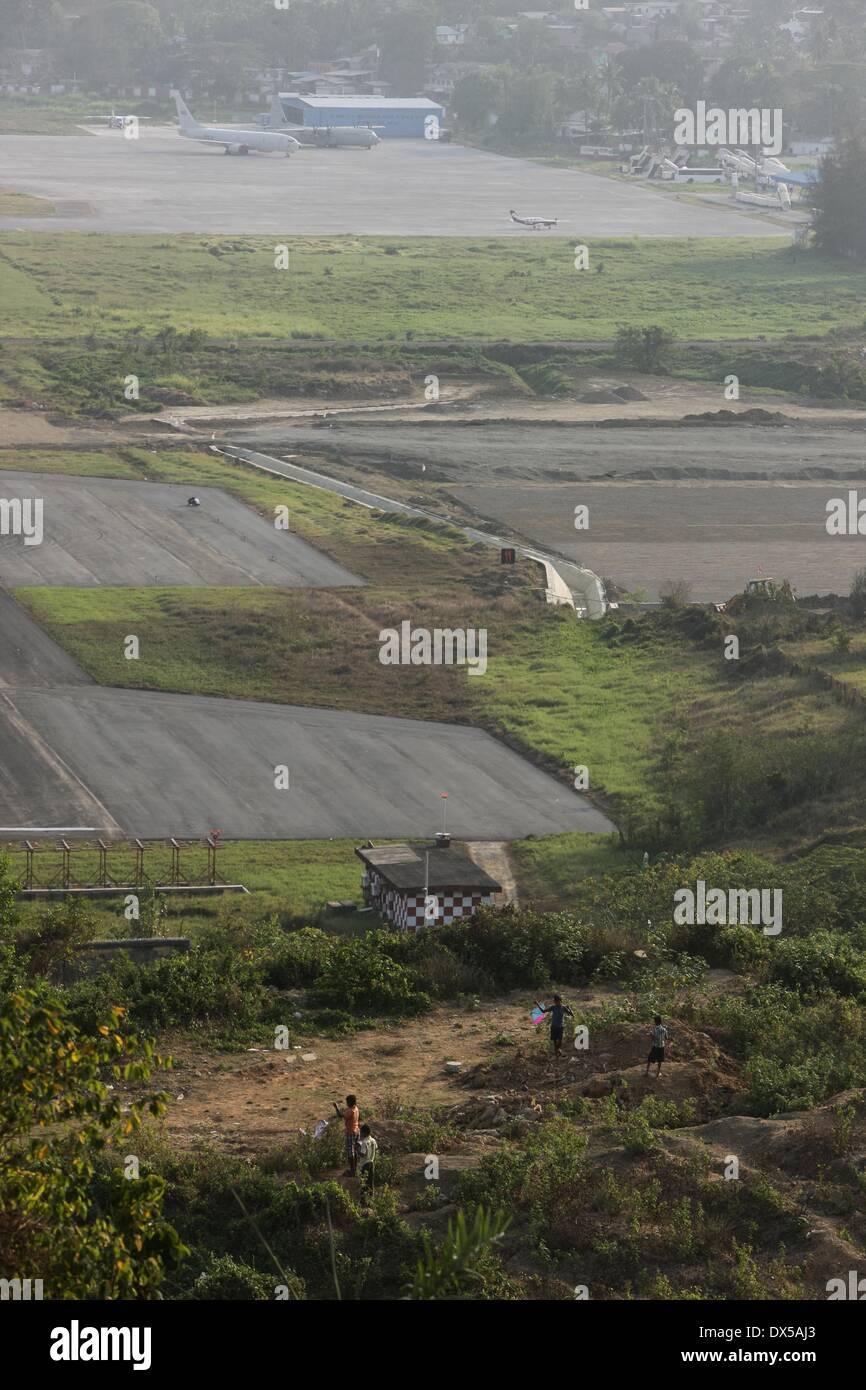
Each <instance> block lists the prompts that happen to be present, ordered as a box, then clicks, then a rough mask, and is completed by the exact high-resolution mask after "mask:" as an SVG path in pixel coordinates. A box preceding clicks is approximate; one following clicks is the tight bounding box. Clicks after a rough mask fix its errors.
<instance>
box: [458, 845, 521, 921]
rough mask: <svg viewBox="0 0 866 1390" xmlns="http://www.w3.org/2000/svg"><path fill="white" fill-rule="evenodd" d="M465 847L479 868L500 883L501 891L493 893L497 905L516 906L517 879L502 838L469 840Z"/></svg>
mask: <svg viewBox="0 0 866 1390" xmlns="http://www.w3.org/2000/svg"><path fill="white" fill-rule="evenodd" d="M466 848H467V850H468V851H469V854H470V856H471V858H472V859H473V860H474V861H475V863H476V864H477V865H478V867H479V868H480V869H484V871H485V873H488V874H490V876H491V878H495V879H496V881H497V883H501V884H502V892H501V893H495V894H494V902H496V903H497V905H502V904H504V903H513V904H514V906H515V907H516V906H517V880H516V879H515V877H514V871H513V869H512V867H511V860H510V859H509V857H508V846H507V844H506V843H505V841H504V840H470V841H467V844H466Z"/></svg>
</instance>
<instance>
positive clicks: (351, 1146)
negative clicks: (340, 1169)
mask: <svg viewBox="0 0 866 1390" xmlns="http://www.w3.org/2000/svg"><path fill="white" fill-rule="evenodd" d="M331 1104H332V1105H333V1107H334V1109H335V1110H336V1112H337V1115H338V1117H339V1118H340V1119H341V1120H342V1121H343V1124H344V1125H345V1128H346V1162H347V1163H348V1165H349V1166H348V1168H347V1169H346V1171H345V1173H344V1174H343V1176H344V1177H345V1178H353V1177H354V1176H355V1168H356V1167H357V1164H358V1149H357V1144H358V1139H359V1136H360V1133H361V1112H360V1110H359V1109H358V1097H357V1096H346V1108H345V1110H341V1109H340V1107H339V1105H338V1104H337V1102H336V1101H335V1100H332V1101H331Z"/></svg>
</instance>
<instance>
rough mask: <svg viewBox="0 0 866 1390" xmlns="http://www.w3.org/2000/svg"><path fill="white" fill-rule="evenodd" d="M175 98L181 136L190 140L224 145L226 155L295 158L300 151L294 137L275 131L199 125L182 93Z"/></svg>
mask: <svg viewBox="0 0 866 1390" xmlns="http://www.w3.org/2000/svg"><path fill="white" fill-rule="evenodd" d="M172 96H173V97H174V104H175V106H176V107H177V116H178V120H179V121H180V134H181V135H183V136H185V138H186V139H187V140H204V141H206V142H207V143H209V144H212V145H222V146H223V149H224V150H225V153H226V154H249V153H250V151H251V150H255V151H256V152H257V153H260V154H273V153H275V152H276V153H278V154H294V152H295V150H299V149H300V148H301V146H300V144H299V142H298V141H297V140H296V139H295V138H294V136H292V135H284V134H282V133H281V132H280V133H278V132H277V131H275V130H237V129H235V128H234V127H232V126H215V125H199V123H198V121H197V120H196V119H195V118H194V116H193V115H192V113H191V112H190V110H189V107H188V106H187V104H186V102H185V101H184V99H183V97H182V96H181V94H180V92H172Z"/></svg>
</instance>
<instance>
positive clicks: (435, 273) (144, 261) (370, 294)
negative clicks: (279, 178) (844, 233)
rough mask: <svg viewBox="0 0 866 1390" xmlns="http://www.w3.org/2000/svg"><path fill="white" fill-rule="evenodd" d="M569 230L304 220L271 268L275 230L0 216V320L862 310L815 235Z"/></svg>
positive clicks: (830, 314) (314, 328) (646, 319)
mask: <svg viewBox="0 0 866 1390" xmlns="http://www.w3.org/2000/svg"><path fill="white" fill-rule="evenodd" d="M578 230H579V229H578ZM571 244H572V238H568V239H566V238H561V237H552V238H544V239H543V241H542V240H541V239H540V238H539V239H538V240H531V241H529V240H527V241H521V242H514V241H503V240H501V239H496V240H490V241H485V240H483V239H466V238H452V237H449V238H447V239H445V240H437V239H435V238H425V237H416V238H410V239H406V240H401V239H398V238H389V239H383V238H366V239H358V238H353V237H330V238H325V237H318V238H313V237H305V238H298V239H296V240H295V241H293V242H292V254H291V266H290V269H289V270H288V271H277V270H275V269H274V242H273V238H266V237H244V238H238V237H235V238H229V237H206V236H175V237H164V236H135V237H128V236H123V237H121V236H100V237H93V236H86V235H83V234H78V233H60V234H58V235H57V236H55V237H53V238H52V251H53V255H52V256H51V258H50V259H49V258H46V257H45V254H44V243H43V242H42V240H41V238H40V236H39V235H38V234H36V233H26V232H20V233H14V232H9V233H2V234H0V298H2V301H3V304H4V310H5V315H4V320H5V325H6V326H5V332H6V333H7V334H9V335H20V336H27V337H36V338H50V337H52V336H56V337H58V338H60V337H62V338H64V339H68V338H69V337H70V336H71V335H78V336H83V335H86V334H88V333H91V332H93V333H97V334H100V335H103V336H104V335H105V334H106V333H107V332H112V331H115V332H122V331H124V330H127V329H129V328H131V327H142V328H144V329H147V330H149V331H153V330H156V329H159V328H161V327H163V326H164V325H166V324H169V323H170V324H172V325H174V326H175V327H176V328H178V329H179V330H185V329H189V328H201V329H203V330H205V331H206V332H208V333H211V334H214V335H217V336H228V337H232V338H235V337H242V336H244V335H250V334H253V335H263V336H266V337H278V338H289V337H291V336H292V335H294V336H295V337H303V336H304V335H318V336H322V337H325V338H329V339H334V340H338V341H343V342H361V341H375V340H380V341H387V340H394V339H397V338H402V337H403V336H404V335H405V333H406V332H407V331H409V330H411V331H412V332H413V333H414V334H415V335H416V336H418V337H429V338H437V339H440V340H441V339H458V340H463V341H480V340H488V341H489V340H492V339H512V340H514V341H523V342H526V341H539V340H541V341H543V340H549V339H593V340H595V339H603V338H610V337H612V336H613V335H614V334H615V332H616V329H617V328H618V327H619V326H620V325H621V324H622V323H632V324H649V323H661V324H664V325H665V326H666V327H668V328H671V329H673V330H675V331H676V332H677V333H679V334H680V335H681V336H682V337H686V338H689V337H695V338H700V337H715V338H719V339H731V338H738V337H756V336H758V335H766V336H768V337H776V336H780V335H782V334H784V333H787V332H792V333H797V334H804V333H810V332H811V333H819V334H823V333H825V332H826V331H827V328H828V326H829V325H832V326H834V327H844V326H848V327H853V326H855V325H859V324H860V323H862V320H863V298H864V289H866V269H864V268H862V267H860V268H857V267H855V266H852V265H850V264H848V263H847V262H844V261H836V260H832V259H826V258H822V257H820V256H818V255H817V254H816V253H813V252H799V253H798V255H797V257H796V259H793V258H792V254H791V250H790V247H789V245H788V243H787V240H786V239H780V241H779V242H775V241H771V242H767V241H764V240H761V241H750V240H745V241H739V240H738V241H733V240H725V239H718V240H706V241H691V240H652V241H647V242H639V241H636V240H634V241H629V240H598V241H595V242H594V243H593V245H592V246H591V248H590V254H591V258H592V269H591V270H589V271H587V272H577V271H575V269H574V267H573V255H572V250H571ZM167 251H170V252H171V255H170V256H169V255H167V254H166V252H167ZM732 287H733V290H732ZM482 305H483V309H484V312H483V314H481V313H479V308H480V306H482Z"/></svg>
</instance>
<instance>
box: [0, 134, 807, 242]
mask: <svg viewBox="0 0 866 1390" xmlns="http://www.w3.org/2000/svg"><path fill="white" fill-rule="evenodd" d="M0 161H2V165H3V183H4V185H5V186H6V187H8V188H14V189H17V190H19V191H20V192H24V193H31V194H36V195H37V196H39V197H43V198H48V199H51V200H52V201H54V202H55V204H56V205H57V209H58V210H57V215H56V216H55V217H52V218H50V219H46V218H44V217H42V218H30V219H27V218H21V217H11V218H0V229H2V228H3V227H23V228H33V229H34V230H36V231H46V232H49V233H50V231H51V230H52V229H54V228H58V227H62V228H70V229H77V230H81V231H101V232H105V231H108V232H223V233H232V234H235V235H243V234H248V235H252V234H254V233H265V232H273V233H279V234H281V235H284V236H299V235H317V236H334V235H337V234H340V233H352V234H354V235H383V236H488V237H489V236H496V237H499V236H510V237H523V238H526V237H535V236H542V235H546V234H545V233H540V232H539V233H535V232H530V231H528V230H526V229H525V228H521V227H517V226H515V225H514V224H513V223H512V222H511V221H510V220H509V218H508V209H509V208H512V207H516V208H517V209H518V210H519V211H525V212H529V213H538V214H541V215H544V216H556V217H558V218H560V219H561V221H560V225H559V227H558V228H557V229H556V232H557V234H559V235H564V236H567V237H571V236H581V237H593V236H697V237H713V236H726V237H743V236H750V237H751V236H758V237H760V236H784V235H785V234H786V232H785V229H784V228H781V227H779V226H778V225H776V224H773V223H768V222H767V221H766V219H765V218H763V217H762V216H761V215H759V214H756V215H751V214H749V215H746V214H743V213H742V212H739V211H735V210H734V209H733V208H732V207H731V205H730V204H729V203H728V202H727V200H721V199H720V200H715V199H714V200H713V204H712V205H709V206H707V207H697V206H694V205H693V204H690V203H684V202H680V201H678V200H676V199H675V198H673V197H671V196H669V195H667V194H661V193H657V192H654V191H653V190H652V189H649V188H647V187H645V186H638V185H632V184H625V183H618V182H615V181H613V180H611V179H603V178H600V177H598V176H596V175H593V174H585V173H581V172H579V171H577V170H573V169H552V168H545V167H544V166H543V165H541V164H535V163H532V162H530V161H528V160H522V159H506V158H504V157H502V156H500V155H494V154H487V153H484V152H482V151H479V150H473V149H466V148H464V147H462V146H460V145H449V144H445V145H440V144H437V143H436V142H434V141H426V140H391V141H387V140H384V141H383V142H382V143H381V144H380V145H379V146H378V147H377V148H376V149H375V150H372V151H363V150H360V151H359V150H345V149H344V150H313V149H310V150H304V151H303V152H301V153H299V154H297V155H295V156H293V157H292V158H291V159H287V158H285V157H284V156H281V155H250V156H249V157H247V158H226V157H225V155H223V153H222V152H221V151H220V150H218V149H215V148H213V147H210V148H209V147H208V146H206V145H200V144H196V143H194V142H191V141H187V140H183V139H181V138H180V137H179V136H178V135H177V134H176V133H175V132H174V131H172V130H168V129H166V128H159V129H155V130H145V131H143V132H142V137H141V139H140V140H137V141H136V140H125V139H124V138H123V135H122V134H121V132H119V131H107V130H101V131H99V132H98V134H97V135H96V137H95V138H90V137H81V138H52V137H51V136H37V135H4V136H2V137H0Z"/></svg>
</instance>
